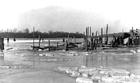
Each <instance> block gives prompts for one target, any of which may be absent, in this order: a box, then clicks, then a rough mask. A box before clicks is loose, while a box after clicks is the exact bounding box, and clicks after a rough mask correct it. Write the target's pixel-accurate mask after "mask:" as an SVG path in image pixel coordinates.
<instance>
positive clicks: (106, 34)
mask: <svg viewBox="0 0 140 83" xmlns="http://www.w3.org/2000/svg"><path fill="white" fill-rule="evenodd" d="M107 44H108V24H107V26H106V45H107Z"/></svg>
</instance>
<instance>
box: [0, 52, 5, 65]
mask: <svg viewBox="0 0 140 83" xmlns="http://www.w3.org/2000/svg"><path fill="white" fill-rule="evenodd" d="M0 65H4V53H3V52H1V53H0Z"/></svg>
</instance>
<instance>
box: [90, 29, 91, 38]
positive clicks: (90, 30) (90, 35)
mask: <svg viewBox="0 0 140 83" xmlns="http://www.w3.org/2000/svg"><path fill="white" fill-rule="evenodd" d="M90 37H91V26H90Z"/></svg>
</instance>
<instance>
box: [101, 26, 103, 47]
mask: <svg viewBox="0 0 140 83" xmlns="http://www.w3.org/2000/svg"><path fill="white" fill-rule="evenodd" d="M101 44H102V45H103V28H101Z"/></svg>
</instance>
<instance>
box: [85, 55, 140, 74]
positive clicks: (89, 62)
mask: <svg viewBox="0 0 140 83" xmlns="http://www.w3.org/2000/svg"><path fill="white" fill-rule="evenodd" d="M83 57H84V59H83V63H84V64H83V65H85V66H87V67H97V66H103V67H112V68H123V69H127V70H130V71H133V70H140V56H138V55H137V56H136V55H125V54H124V55H123V56H122V55H119V54H118V55H112V54H110V53H98V54H94V55H89V56H83Z"/></svg>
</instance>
